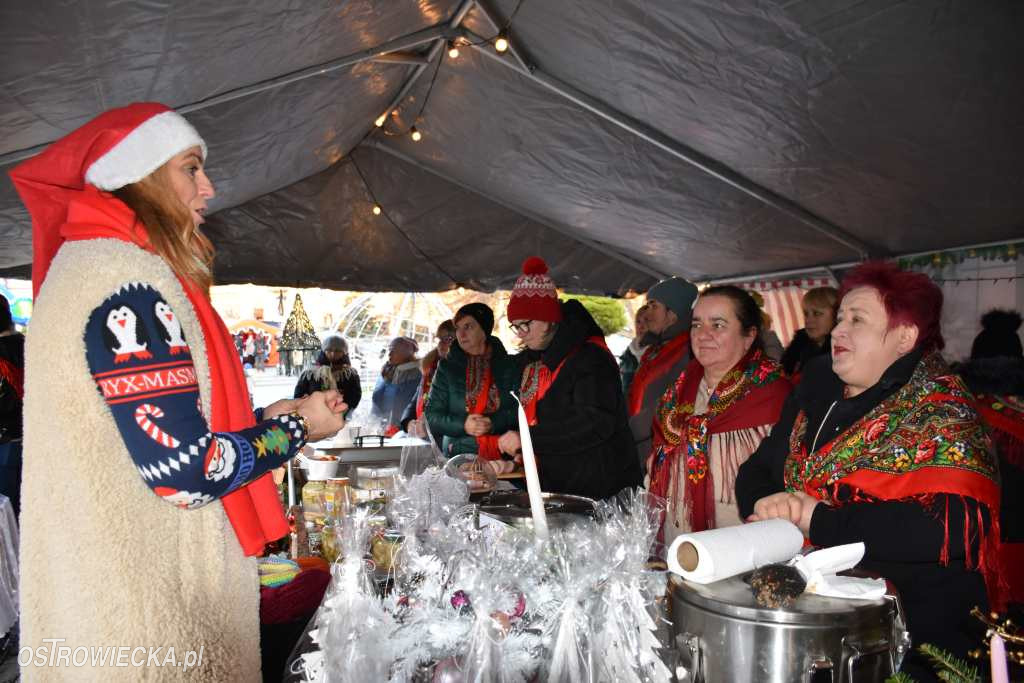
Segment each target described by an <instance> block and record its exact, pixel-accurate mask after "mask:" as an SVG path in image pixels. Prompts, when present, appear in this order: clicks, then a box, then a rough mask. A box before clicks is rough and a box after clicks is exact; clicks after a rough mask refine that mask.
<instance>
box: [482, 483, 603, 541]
mask: <svg viewBox="0 0 1024 683" xmlns="http://www.w3.org/2000/svg"><path fill="white" fill-rule="evenodd" d="M542 495H543V497H544V512H545V514H546V515H547V519H548V528H550V529H561V528H563V527H566V526H569V525H570V524H572V523H573V522H575V521H578V520H579V519H580V518H581V517H591V518H593V517H594V515H595V511H594V501H593V500H592V499H590V498H584V497H583V496H572V495H569V494H566V493H545V494H542ZM478 511H479V512H480V514H486V515H490V516H491V517H494V518H495V519H498V520H500V521H501V522H504V523H505V524H508V525H509V526H511V527H515V528H517V529H522V530H524V531H533V514H532V512H531V511H530V496H529V494H527V493H526V491H514V492H508V493H492V494H490V495H488V496H487V497H485V498H484V499H483V500H481V501H480V503H479V505H478Z"/></svg>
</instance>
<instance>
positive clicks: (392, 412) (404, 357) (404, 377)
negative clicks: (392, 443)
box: [370, 337, 423, 436]
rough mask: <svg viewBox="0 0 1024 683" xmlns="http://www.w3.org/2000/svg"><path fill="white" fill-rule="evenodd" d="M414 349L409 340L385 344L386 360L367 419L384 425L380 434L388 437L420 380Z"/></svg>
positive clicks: (415, 350)
mask: <svg viewBox="0 0 1024 683" xmlns="http://www.w3.org/2000/svg"><path fill="white" fill-rule="evenodd" d="M418 350H419V345H418V344H417V343H416V341H415V340H414V339H410V338H409V337H395V338H394V339H392V340H391V343H390V344H389V345H388V360H387V362H386V363H385V364H384V367H383V368H381V371H380V377H379V378H378V379H377V385H376V386H375V387H374V388H373V410H371V411H370V415H371V417H374V418H376V419H378V420H381V421H383V422H384V433H385V434H387V435H388V436H390V435H392V434H394V433H396V432H397V431H398V430H399V429H401V422H402V412H403V411H404V410H405V407H406V406H407V405H409V401H411V400H412V397H413V395H415V393H416V389H417V388H418V387H419V385H420V380H421V379H422V378H423V373H422V372H420V364H419V361H417V360H416V352H417V351H418Z"/></svg>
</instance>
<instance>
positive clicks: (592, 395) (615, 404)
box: [530, 344, 625, 457]
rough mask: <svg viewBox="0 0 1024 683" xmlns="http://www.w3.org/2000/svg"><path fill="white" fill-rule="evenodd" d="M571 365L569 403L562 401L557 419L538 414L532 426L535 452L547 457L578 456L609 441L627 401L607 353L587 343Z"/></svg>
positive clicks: (612, 361) (616, 369)
mask: <svg viewBox="0 0 1024 683" xmlns="http://www.w3.org/2000/svg"><path fill="white" fill-rule="evenodd" d="M570 362H573V364H574V366H575V367H573V368H572V369H573V372H572V375H571V381H572V386H571V388H569V391H570V392H571V396H570V397H569V400H568V401H566V402H560V404H559V408H560V411H559V412H560V414H559V415H558V416H557V419H554V420H545V419H543V418H542V417H541V416H540V415H538V418H539V419H538V422H537V424H536V425H535V426H533V427H530V438H531V439H532V441H533V447H534V449H535V450H536V451H537V453H539V454H542V455H544V456H546V457H551V456H554V457H557V456H559V455H565V454H569V453H578V452H580V451H583V450H587V449H591V448H596V447H597V446H600V445H601V444H603V443H605V442H607V441H608V440H609V439H610V438H611V437H612V435H613V434H614V433H615V430H616V428H617V427H618V422H617V420H616V415H617V414H618V411H619V410H621V407H620V406H621V404H622V403H623V402H624V400H625V399H624V398H623V396H622V384H621V379H620V377H619V369H618V366H617V365H616V364H615V361H614V360H613V359H612V358H611V357H610V356H609V354H608V352H607V351H606V350H604V349H601V348H599V347H597V346H594V345H592V344H586V345H585V346H584V347H583V348H581V349H580V350H579V351H578V352H577V353H576V356H575V357H574V358H572V359H571V361H570ZM567 369H568V368H566V369H565V370H562V372H565V371H566V370H567ZM566 379H569V378H566ZM555 381H556V383H557V381H558V380H555ZM554 390H555V387H554V385H553V386H552V392H553V391H554Z"/></svg>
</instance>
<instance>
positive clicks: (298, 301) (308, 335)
mask: <svg viewBox="0 0 1024 683" xmlns="http://www.w3.org/2000/svg"><path fill="white" fill-rule="evenodd" d="M277 348H278V349H280V350H281V351H282V352H283V353H282V354H281V355H282V357H283V359H284V367H285V373H286V374H289V375H290V374H292V366H293V363H294V362H295V360H296V359H295V358H294V354H293V352H294V351H301V352H302V360H301V361H299V363H300V364H301V366H305V365H307V364H308V362H309V360H310V358H309V357H310V356H312V355H313V354H314V353H315V352H316V351H319V350H320V337H318V336H316V331H315V330H314V329H313V323H311V322H310V321H309V316H308V315H306V307H305V306H303V305H302V295H301V294H299V293H298V292H296V293H295V303H294V304H292V312H291V313H289V314H288V320H287V321H286V322H285V324H284V330H283V331H282V332H281V343H280V344H278V346H277Z"/></svg>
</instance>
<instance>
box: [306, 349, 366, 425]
mask: <svg viewBox="0 0 1024 683" xmlns="http://www.w3.org/2000/svg"><path fill="white" fill-rule="evenodd" d="M332 389H333V390H336V391H337V392H338V393H340V394H341V396H342V398H343V399H344V400H345V404H346V405H347V406H348V411H347V412H346V413H345V415H346V417H347V416H348V415H350V414H351V413H352V411H354V410H355V409H356V407H357V406H358V405H359V401H360V400H361V399H362V398H363V389H362V387H361V386H360V384H359V373H358V372H356V370H355V368H353V367H352V361H351V360H350V359H349V355H348V342H347V341H345V338H344V337H342V336H341V335H340V334H329V335H327V336H326V337H324V340H323V342H321V344H320V355H318V356H317V358H316V365H314V366H313V367H311V368H309V369H308V370H305V371H303V373H302V374H301V375H299V381H298V382H296V383H295V394H294V396H295V398H302V397H303V396H308V395H310V394H312V393H313V392H314V391H329V390H332Z"/></svg>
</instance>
